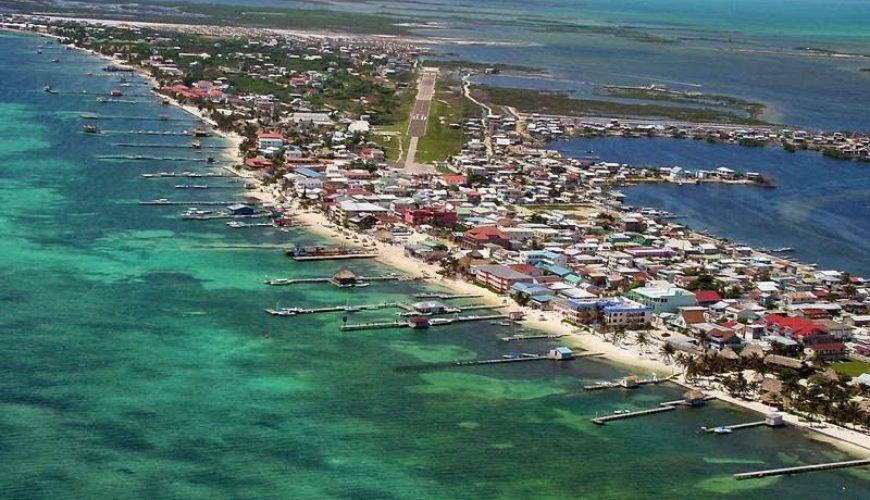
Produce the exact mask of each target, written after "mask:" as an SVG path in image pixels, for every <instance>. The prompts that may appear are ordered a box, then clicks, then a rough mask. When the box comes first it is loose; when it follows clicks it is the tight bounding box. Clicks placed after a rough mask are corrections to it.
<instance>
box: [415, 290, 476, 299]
mask: <svg viewBox="0 0 870 500" xmlns="http://www.w3.org/2000/svg"><path fill="white" fill-rule="evenodd" d="M413 297H414V298H416V299H440V300H452V299H479V298H481V297H483V295H479V294H472V293H466V294H452V293H442V292H419V293H415V294H414V295H413Z"/></svg>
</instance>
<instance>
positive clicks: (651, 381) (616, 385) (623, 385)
mask: <svg viewBox="0 0 870 500" xmlns="http://www.w3.org/2000/svg"><path fill="white" fill-rule="evenodd" d="M672 378H674V376H673V375H671V376H669V377H664V378H659V377H652V378H644V379H639V380H632V381H631V382H630V383H627V382H626V381H625V378H623V379H622V380H619V381H616V382H601V383H598V384H592V385H585V386H583V390H584V391H601V390H604V389H633V388H635V387H639V386H643V385H655V384H661V383H662V382H667V381H668V380H671V379H672ZM668 406H671V405H668Z"/></svg>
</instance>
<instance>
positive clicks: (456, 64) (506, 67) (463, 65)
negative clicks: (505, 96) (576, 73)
mask: <svg viewBox="0 0 870 500" xmlns="http://www.w3.org/2000/svg"><path fill="white" fill-rule="evenodd" d="M425 62H426V66H432V67H436V68H441V69H444V70H458V69H468V70H475V71H485V70H488V69H493V70H495V71H497V72H498V71H511V72H516V73H543V72H544V70H543V69H541V68H533V67H531V66H520V65H517V64H501V63H494V64H487V63H482V62H473V61H459V60H446V61H442V60H438V59H427V60H426V61H425Z"/></svg>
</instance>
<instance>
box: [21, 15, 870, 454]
mask: <svg viewBox="0 0 870 500" xmlns="http://www.w3.org/2000/svg"><path fill="white" fill-rule="evenodd" d="M9 30H10V31H14V32H18V33H21V31H19V30H14V29H9ZM25 33H26V32H25ZM33 34H34V35H44V36H49V37H52V38H55V39H59V37H57V36H54V35H50V34H35V33H33ZM71 46H72V47H75V48H76V49H77V50H82V51H84V52H87V53H89V54H91V55H95V56H97V57H99V58H100V59H103V60H107V61H110V62H120V61H116V60H115V59H114V58H112V57H109V56H106V55H104V54H101V53H98V52H95V51H93V50H90V49H85V48H81V47H77V46H75V45H71ZM130 67H132V68H134V70H135V72H136V73H137V74H138V75H140V76H143V77H144V78H145V79H146V80H148V81H149V82H150V83H152V84H153V83H154V79H153V78H152V77H151V75H149V74H147V73H146V72H145V71H144V70H143V69H142V68H141V67H139V66H133V65H131V66H130ZM151 92H152V93H153V94H155V95H158V96H160V97H161V98H165V99H167V100H168V102H169V103H170V104H171V105H172V106H175V107H177V108H179V109H181V110H182V111H184V112H187V113H189V114H191V115H193V116H195V117H197V118H199V119H200V120H202V121H203V122H205V123H208V124H209V125H211V126H212V129H213V132H214V133H215V135H217V136H219V137H222V138H224V139H226V140H230V141H231V142H232V143H233V146H234V149H235V150H236V154H235V158H234V160H235V159H237V158H238V153H239V144H240V142H241V141H242V137H241V136H239V135H238V134H235V133H227V132H222V131H219V130H217V129H215V128H214V122H213V121H212V120H210V119H208V118H206V117H205V116H204V115H203V113H202V112H201V111H200V110H199V109H198V108H196V107H194V106H190V105H183V104H181V103H180V102H178V101H177V100H175V99H172V98H169V97H167V96H164V95H162V94H159V93H158V92H156V91H155V90H154V88H153V87H152V89H151ZM225 154H227V155H230V154H232V153H230V152H227V153H225ZM229 170H231V171H232V172H234V173H235V174H236V175H238V176H239V177H242V178H245V179H251V180H253V181H254V182H255V183H256V188H255V190H253V191H252V192H251V193H249V194H256V196H257V197H258V198H260V199H261V200H262V201H263V202H265V203H273V204H274V203H277V202H276V199H275V196H274V195H273V194H272V193H270V192H269V190H268V188H267V186H266V185H265V184H263V183H262V181H261V180H260V179H257V178H256V177H254V176H251V175H245V172H244V171H242V170H240V169H238V168H232V167H229ZM293 208H296V212H295V213H292V217H293V218H294V219H296V220H298V221H300V222H303V223H306V224H307V227H303V228H301V230H302V231H310V232H312V233H316V234H319V235H321V236H324V237H327V238H330V239H333V240H335V241H342V240H341V239H340V236H339V234H338V233H336V231H335V230H333V229H331V228H329V227H326V226H324V223H326V222H327V219H326V217H325V216H324V215H323V214H321V213H319V212H313V211H306V212H303V211H298V205H296V206H295V207H293ZM291 211H292V208H291ZM693 232H694V231H693ZM414 236H416V237H417V238H416V239H423V238H425V235H420V234H415V235H414ZM698 236H702V237H706V238H710V239H714V238H715V237H713V236H707V235H700V234H698ZM367 238H368V237H367ZM368 241H374V239H373V238H368ZM375 245H376V249H377V253H378V257H377V258H376V260H377V261H378V262H380V263H382V264H385V265H388V266H391V267H394V268H396V269H398V270H401V271H403V272H406V273H408V274H410V275H413V276H428V278H427V279H426V281H427V282H428V283H432V284H435V285H438V286H441V287H444V288H447V289H449V290H452V291H454V292H457V293H469V294H476V295H480V296H481V297H480V300H482V301H483V302H485V303H488V304H491V305H501V304H505V303H509V301H510V299H508V298H505V297H502V296H500V295H498V294H495V293H493V292H492V291H490V290H487V289H485V288H482V287H479V286H476V285H474V284H472V283H470V282H467V281H461V280H457V279H447V278H440V279H436V278H434V276H437V271H438V270H439V267H438V266H436V265H433V264H426V263H423V262H421V261H418V260H414V259H412V258H410V257H407V256H405V255H404V252H403V247H402V246H397V245H388V244H385V243H381V242H375ZM514 308H515V309H522V310H523V311H524V312H527V314H528V313H529V311H530V310H529V309H528V308H522V307H520V306H519V305H515V307H514ZM523 324H524V325H526V326H528V327H529V328H533V329H536V330H540V331H544V332H547V333H553V334H564V335H567V337H563V339H564V340H560V342H562V343H564V344H565V345H567V346H569V347H575V348H580V349H584V350H588V351H591V352H601V353H602V354H603V356H602V357H603V358H604V359H606V360H607V361H609V362H612V363H616V364H619V365H624V366H625V367H626V368H637V369H646V370H652V371H654V372H656V373H658V374H660V375H670V374H671V373H673V372H674V370H675V367H674V366H673V365H668V364H665V363H663V362H661V361H656V360H653V359H643V358H641V357H639V353H636V352H634V351H632V350H631V349H627V348H623V347H619V346H617V345H615V344H613V343H610V342H607V341H605V340H603V339H601V338H600V337H597V336H595V335H593V334H580V333H578V330H579V329H578V328H577V327H574V326H571V325H568V324H566V323H562V321H561V318H560V317H559V315H558V314H557V313H555V312H553V311H546V312H541V311H536V312H534V313H532V314H530V315H528V316H527V317H526V319H525V320H524V321H523ZM669 372H670V373H669ZM678 383H679V385H682V386H685V387H691V388H698V389H700V388H699V387H697V386H695V385H692V384H688V383H685V381H682V382H681V383H680V382H678ZM700 390H703V391H704V392H706V393H708V394H710V395H714V396H716V397H717V399H720V400H722V401H724V402H727V403H730V404H734V405H736V406H739V407H741V408H744V409H748V410H752V411H756V412H760V413H764V412H766V411H771V410H768V408H769V407H766V406H764V405H761V404H760V403H754V402H750V401H742V400H738V399H735V398H733V397H730V396H728V395H726V394H724V393H722V392H721V391H717V390H709V389H700ZM780 413H782V414H783V416H784V419H785V420H786V421H787V422H788V423H789V424H790V425H792V426H794V427H796V428H800V429H801V430H802V431H804V433H805V435H806V436H807V437H810V436H813V438H814V439H819V440H821V441H825V442H829V443H831V444H833V445H835V446H836V447H838V448H840V449H842V450H844V451H847V452H849V453H853V454H861V453H866V451H867V450H870V436H867V435H864V434H860V433H858V432H856V431H851V430H848V429H844V428H841V427H839V426H832V427H833V428H825V429H819V428H813V427H809V425H808V424H806V423H801V422H799V421H798V417H797V416H796V415H792V414H789V413H786V412H780ZM827 425H829V426H830V424H827ZM808 431H815V432H812V433H811V432H808Z"/></svg>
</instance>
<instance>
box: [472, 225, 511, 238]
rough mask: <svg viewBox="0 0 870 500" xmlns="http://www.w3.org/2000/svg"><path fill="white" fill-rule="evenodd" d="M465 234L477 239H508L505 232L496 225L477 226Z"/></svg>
mask: <svg viewBox="0 0 870 500" xmlns="http://www.w3.org/2000/svg"><path fill="white" fill-rule="evenodd" d="M465 236H469V237H471V238H474V239H476V240H488V239H490V238H502V239H507V237H506V236H505V234H504V233H503V232H501V230H499V228H497V227H495V226H477V227H475V228H472V229H469V230H468V231H466V232H465Z"/></svg>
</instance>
